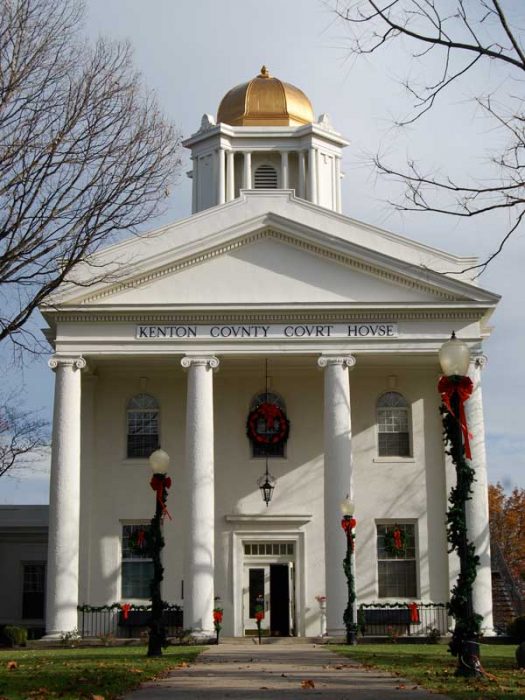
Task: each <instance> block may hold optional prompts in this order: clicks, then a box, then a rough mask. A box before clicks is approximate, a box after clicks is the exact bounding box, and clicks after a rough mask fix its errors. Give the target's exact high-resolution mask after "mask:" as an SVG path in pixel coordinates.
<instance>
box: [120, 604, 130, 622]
mask: <svg viewBox="0 0 525 700" xmlns="http://www.w3.org/2000/svg"><path fill="white" fill-rule="evenodd" d="M120 609H121V610H122V617H123V618H124V620H127V619H128V616H129V611H130V610H131V603H123V604H122V605H121V606H120Z"/></svg>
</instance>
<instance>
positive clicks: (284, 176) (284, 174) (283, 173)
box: [281, 151, 289, 190]
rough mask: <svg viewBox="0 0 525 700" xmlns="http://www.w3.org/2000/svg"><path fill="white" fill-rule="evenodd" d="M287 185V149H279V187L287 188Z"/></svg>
mask: <svg viewBox="0 0 525 700" xmlns="http://www.w3.org/2000/svg"><path fill="white" fill-rule="evenodd" d="M288 187H289V178H288V151H281V189H283V190H287V189H288Z"/></svg>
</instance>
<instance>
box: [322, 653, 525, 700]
mask: <svg viewBox="0 0 525 700" xmlns="http://www.w3.org/2000/svg"><path fill="white" fill-rule="evenodd" d="M334 651H336V652H337V653H339V654H343V655H344V656H348V657H349V658H351V659H354V660H355V661H358V662H359V663H362V664H364V665H365V666H367V667H374V668H379V669H382V670H384V671H388V672H390V673H393V674H395V675H398V676H401V677H403V678H406V679H408V680H410V681H412V682H415V683H418V684H419V685H421V686H423V687H424V688H427V689H428V690H434V691H436V692H439V693H443V694H444V695H448V696H449V697H451V698H455V699H456V700H506V699H507V698H517V697H519V696H521V697H524V696H525V671H523V670H518V669H517V668H516V660H515V657H514V654H515V651H516V646H515V645H510V646H503V645H498V644H493V645H489V644H487V645H485V644H482V645H481V663H482V664H483V668H484V669H485V670H486V671H487V672H488V673H489V674H491V675H492V676H494V679H492V680H488V679H482V680H476V679H465V678H455V677H454V670H455V668H456V660H455V659H454V658H453V657H452V656H451V655H450V654H449V653H448V652H447V646H446V645H445V644H359V645H358V646H357V647H345V646H337V647H334Z"/></svg>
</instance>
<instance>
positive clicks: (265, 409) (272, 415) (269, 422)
mask: <svg viewBox="0 0 525 700" xmlns="http://www.w3.org/2000/svg"><path fill="white" fill-rule="evenodd" d="M258 412H259V413H260V414H261V416H262V417H263V418H264V420H265V421H266V430H268V431H269V430H273V427H274V425H275V421H276V420H277V418H279V417H280V415H281V409H280V408H279V406H277V405H276V404H274V403H262V404H261V405H260V406H259V408H258Z"/></svg>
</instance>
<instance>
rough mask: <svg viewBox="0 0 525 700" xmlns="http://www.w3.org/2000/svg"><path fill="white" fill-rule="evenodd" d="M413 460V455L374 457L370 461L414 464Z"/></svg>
mask: <svg viewBox="0 0 525 700" xmlns="http://www.w3.org/2000/svg"><path fill="white" fill-rule="evenodd" d="M415 461H416V460H415V459H414V457H374V459H373V460H372V462H376V463H377V464H385V463H386V464H388V463H393V464H414V463H415Z"/></svg>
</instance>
